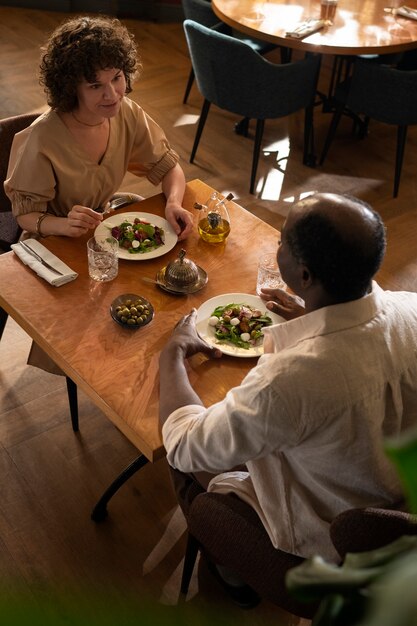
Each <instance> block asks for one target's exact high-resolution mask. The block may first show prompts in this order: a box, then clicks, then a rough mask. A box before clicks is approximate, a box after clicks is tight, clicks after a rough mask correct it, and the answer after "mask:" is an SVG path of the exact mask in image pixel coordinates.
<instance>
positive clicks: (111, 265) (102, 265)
mask: <svg viewBox="0 0 417 626" xmlns="http://www.w3.org/2000/svg"><path fill="white" fill-rule="evenodd" d="M118 249H119V242H118V241H117V239H115V238H114V237H110V236H109V237H106V238H104V237H103V238H102V239H96V238H95V237H92V238H91V239H89V240H88V241H87V254H88V273H89V275H90V278H92V279H93V280H97V281H98V282H101V283H105V282H108V281H109V280H113V278H116V276H117V272H118V264H119V259H118Z"/></svg>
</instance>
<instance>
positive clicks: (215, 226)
mask: <svg viewBox="0 0 417 626" xmlns="http://www.w3.org/2000/svg"><path fill="white" fill-rule="evenodd" d="M233 197H234V196H233V194H232V193H229V194H228V195H227V196H226V198H222V197H221V195H220V194H219V193H218V192H217V191H215V192H214V193H212V195H211V196H210V198H209V199H208V201H207V204H200V203H199V202H196V203H195V204H194V208H196V209H199V210H200V211H201V213H200V215H199V219H198V232H199V235H200V237H201V238H202V239H203V240H204V241H207V242H208V243H223V242H224V241H225V240H226V239H227V237H228V236H229V233H230V217H229V213H228V210H227V207H226V202H228V201H229V200H232V199H233Z"/></svg>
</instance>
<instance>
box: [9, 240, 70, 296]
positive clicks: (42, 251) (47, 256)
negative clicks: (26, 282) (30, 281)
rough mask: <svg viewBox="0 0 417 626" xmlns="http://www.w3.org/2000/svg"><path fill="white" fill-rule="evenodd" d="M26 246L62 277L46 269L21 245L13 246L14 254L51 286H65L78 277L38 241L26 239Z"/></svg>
mask: <svg viewBox="0 0 417 626" xmlns="http://www.w3.org/2000/svg"><path fill="white" fill-rule="evenodd" d="M24 244H25V245H26V246H28V247H30V248H31V249H32V250H33V251H34V252H35V253H36V254H37V255H39V256H40V257H41V258H42V259H43V260H44V261H45V262H46V263H48V264H49V265H51V267H54V268H55V269H57V270H58V271H59V272H61V274H62V275H60V274H57V273H55V272H54V271H53V270H52V269H49V267H46V266H45V265H43V264H42V262H41V261H40V260H38V259H36V258H35V256H34V255H32V254H31V253H30V252H28V251H27V250H25V248H24V247H23V246H22V244H21V243H15V244H13V245H12V246H11V248H12V250H13V252H14V253H15V254H16V255H17V256H18V257H19V259H20V260H21V261H23V263H24V264H25V265H27V266H28V267H30V268H31V269H32V270H33V271H34V272H36V273H37V274H38V276H40V277H41V278H43V279H45V280H46V281H47V282H48V283H49V284H51V285H53V286H54V287H59V286H60V285H65V283H69V282H70V281H71V280H75V279H76V278H77V276H78V274H77V273H76V272H73V271H72V269H71V268H70V267H68V265H65V263H64V262H63V261H61V260H60V259H58V257H57V256H55V254H52V252H50V251H49V250H48V249H47V248H45V246H43V245H42V244H41V243H40V241H37V239H25V241H24Z"/></svg>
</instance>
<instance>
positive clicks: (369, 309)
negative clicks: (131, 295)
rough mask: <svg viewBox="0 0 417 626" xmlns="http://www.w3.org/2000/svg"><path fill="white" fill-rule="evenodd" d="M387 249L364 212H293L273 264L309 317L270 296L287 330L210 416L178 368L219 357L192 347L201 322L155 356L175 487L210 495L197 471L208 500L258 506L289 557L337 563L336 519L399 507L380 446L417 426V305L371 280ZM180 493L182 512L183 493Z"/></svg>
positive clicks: (275, 293)
mask: <svg viewBox="0 0 417 626" xmlns="http://www.w3.org/2000/svg"><path fill="white" fill-rule="evenodd" d="M384 252H385V231H384V225H383V223H382V221H381V219H380V217H379V215H378V214H377V213H376V212H374V211H373V210H372V208H371V207H370V206H368V205H366V204H364V203H363V202H361V201H359V200H357V199H355V198H350V197H344V196H340V195H336V194H316V195H313V196H310V197H308V198H306V199H305V200H303V201H301V202H299V203H298V204H296V205H294V206H293V207H292V209H291V210H290V212H289V215H288V217H287V219H286V221H285V224H284V226H283V229H282V234H281V241H280V242H279V247H278V253H277V258H278V262H279V267H280V270H281V273H282V277H283V279H284V281H285V282H286V283H287V285H288V286H289V287H290V289H291V290H292V291H293V292H294V293H295V294H296V295H297V296H299V297H301V298H302V299H303V300H304V302H305V307H304V308H303V307H301V306H300V305H299V304H298V301H296V300H295V299H294V298H292V297H291V296H290V295H288V294H287V293H286V292H284V291H280V290H264V292H263V294H262V297H263V299H264V300H265V301H266V302H267V307H268V308H269V309H270V310H273V311H275V312H277V313H279V314H280V315H282V316H283V317H284V318H285V319H286V320H288V321H286V322H284V323H282V324H277V325H275V326H272V327H269V328H266V329H265V330H264V334H265V340H264V347H265V354H264V355H263V356H261V357H260V358H259V360H258V362H257V365H256V366H255V367H254V368H253V369H252V370H251V371H250V372H249V374H248V375H247V376H246V378H245V379H244V380H243V382H242V384H241V385H240V386H239V387H237V388H234V389H231V390H230V391H229V392H228V393H227V395H226V397H225V398H224V400H223V401H221V402H220V403H217V404H216V405H213V406H210V407H204V406H203V404H202V402H201V400H200V398H199V397H198V395H197V394H196V393H195V391H194V390H193V389H192V387H191V385H190V383H189V380H188V377H187V373H186V369H185V359H186V358H187V357H189V356H191V355H192V354H195V353H196V352H198V351H202V352H205V353H207V354H209V355H211V356H213V357H218V356H219V353H218V351H217V350H215V349H213V348H210V347H208V346H207V345H206V344H205V343H204V342H203V341H202V340H201V339H200V338H199V337H198V335H197V333H196V330H195V315H196V314H195V311H192V312H191V313H190V315H188V316H186V317H185V318H183V319H182V320H181V321H180V323H179V324H178V326H177V328H176V329H175V331H174V333H173V335H172V337H171V338H170V340H169V342H168V343H167V345H166V347H165V348H164V350H163V352H162V355H161V360H160V376H161V399H160V415H161V423H162V424H163V439H164V444H165V447H166V450H167V458H168V462H169V464H170V465H171V467H172V468H174V469H175V470H179V471H178V472H176V476H177V478H178V477H179V476H184V473H186V474H187V475H188V478H189V480H199V481H200V482H201V485H203V487H206V484H205V480H204V478H200V477H202V476H204V474H200V472H209V473H210V475H211V476H210V477H211V481H210V482H209V484H208V490H209V491H213V492H218V493H229V492H232V493H234V494H236V495H237V496H238V497H239V498H241V499H242V500H244V501H245V502H246V503H248V504H249V505H250V506H251V507H253V509H255V511H256V512H257V514H258V515H259V518H260V520H261V521H262V523H263V525H264V527H265V529H266V531H267V533H268V535H269V537H270V540H271V542H272V544H273V546H274V547H275V548H277V549H280V550H282V551H284V552H286V553H290V554H293V555H297V556H301V557H303V558H305V557H311V556H313V555H315V554H320V555H322V556H323V557H325V558H326V559H328V560H334V561H337V559H338V556H337V554H336V552H335V550H334V548H333V546H332V544H331V541H330V537H329V524H330V522H331V521H332V520H333V519H334V518H335V517H336V515H338V514H339V513H341V512H342V511H344V510H346V509H349V508H352V507H365V506H377V507H390V506H391V505H394V504H396V503H398V501H400V500H401V497H402V490H401V486H400V483H399V480H398V477H397V475H396V472H395V470H394V468H393V466H392V464H391V463H390V462H389V461H388V460H387V458H386V456H385V454H384V449H383V442H384V438H385V437H386V436H393V435H396V434H398V433H400V432H401V431H403V430H406V429H407V428H409V427H410V426H412V425H414V424H416V423H417V359H416V354H417V294H415V293H408V292H389V291H383V290H382V289H381V288H380V287H379V286H378V285H377V284H376V283H375V282H373V277H374V275H375V274H376V272H377V271H378V269H379V267H380V265H381V263H382V260H383V257H384ZM241 465H244V466H245V467H244V471H233V472H230V471H228V470H229V469H230V468H234V467H236V466H241ZM180 472H181V474H180ZM174 475H175V472H174ZM190 475H191V476H190ZM177 487H178V494H179V500H180V504H181V506H182V507H183V510H184V511H185V513H186V512H187V506H188V503H187V489H186V485H185V486H184V484H183V485H182V486H178V485H177Z"/></svg>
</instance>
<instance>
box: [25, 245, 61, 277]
mask: <svg viewBox="0 0 417 626" xmlns="http://www.w3.org/2000/svg"><path fill="white" fill-rule="evenodd" d="M19 244H20V245H21V246H22V248H23V249H24V250H26V252H29V254H31V255H32V256H33V258H34V259H36V260H37V261H39V263H42V265H44V266H45V267H47V268H48V269H49V270H51V271H52V272H55V274H59V276H65V274H64V272H60V271H59V270H57V269H56V268H55V267H53V266H52V265H50V264H49V263H47V262H46V261H45V260H44V259H43V258H42V257H41V256H40V254H38V253H37V252H35V250H33V249H32V248H31V247H30V245H29V244H27V243H25V242H24V241H19Z"/></svg>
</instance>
